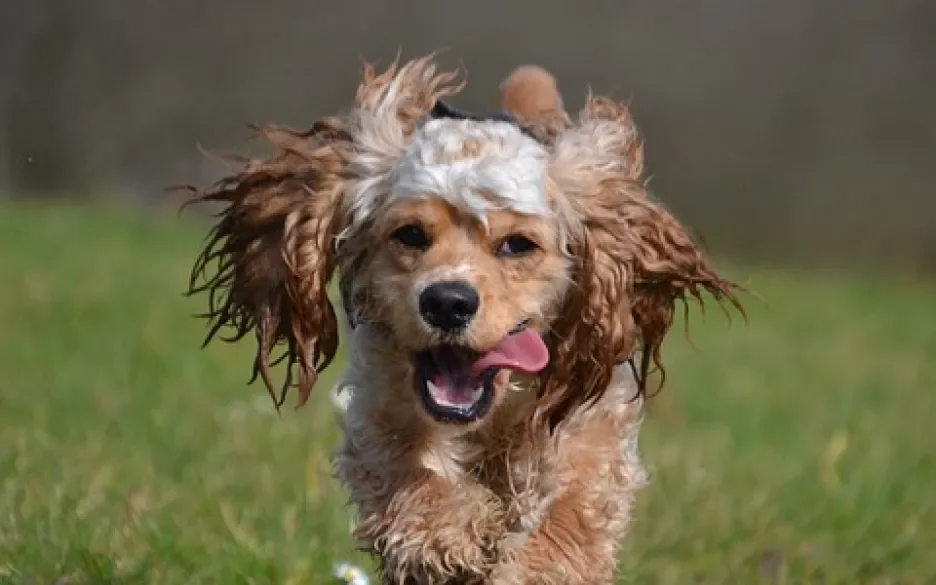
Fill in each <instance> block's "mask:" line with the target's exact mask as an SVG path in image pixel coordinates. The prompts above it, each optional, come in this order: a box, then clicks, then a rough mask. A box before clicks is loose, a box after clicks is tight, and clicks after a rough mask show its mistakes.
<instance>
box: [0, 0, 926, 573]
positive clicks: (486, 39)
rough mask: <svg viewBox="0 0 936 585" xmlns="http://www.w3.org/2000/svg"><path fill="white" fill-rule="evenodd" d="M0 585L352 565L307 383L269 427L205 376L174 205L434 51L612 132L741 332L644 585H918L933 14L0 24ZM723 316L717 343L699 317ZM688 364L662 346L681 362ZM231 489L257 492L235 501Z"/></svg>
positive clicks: (236, 362)
mask: <svg viewBox="0 0 936 585" xmlns="http://www.w3.org/2000/svg"><path fill="white" fill-rule="evenodd" d="M0 23H3V25H4V26H3V34H0V278H2V280H3V281H4V282H5V283H10V284H9V285H8V287H7V288H5V290H4V292H3V293H0V583H7V582H10V583H70V584H74V583H118V582H119V583H136V582H139V583H149V582H160V583H182V582H185V583H199V582H205V583H214V582H223V583H309V582H311V583H318V582H324V581H322V579H327V576H328V574H329V571H330V569H329V567H330V563H332V562H333V561H335V560H336V559H338V560H340V559H348V560H351V561H352V562H359V563H363V564H365V565H367V563H368V561H367V559H366V557H363V556H362V555H360V554H358V553H356V552H355V551H354V546H353V543H351V541H350V539H349V537H348V521H349V520H350V518H351V511H349V510H346V509H345V508H343V507H342V504H343V502H344V496H343V494H342V491H341V490H340V487H339V486H337V485H335V483H334V482H333V480H332V479H331V478H330V476H329V472H328V453H329V452H330V449H331V448H333V446H334V444H335V442H336V441H337V440H338V434H337V429H336V427H335V423H334V408H333V407H332V405H331V404H330V403H329V400H328V384H329V383H330V382H332V381H334V376H335V375H337V373H338V372H337V369H334V370H332V372H331V373H330V374H329V376H328V377H326V380H325V382H324V383H323V387H322V388H319V389H318V390H319V391H318V393H317V395H316V398H314V399H313V402H312V404H311V405H310V406H309V407H307V408H306V409H303V410H300V411H296V412H293V411H292V410H290V409H287V410H286V411H284V413H283V414H281V415H280V416H279V417H275V416H272V417H271V416H269V415H270V414H271V413H272V407H271V406H270V404H269V401H268V399H267V398H266V396H265V393H264V392H263V391H262V389H261V388H259V387H257V386H253V387H248V386H246V384H245V380H246V377H247V374H248V371H249V362H250V357H251V347H250V343H249V342H245V343H243V344H241V345H239V346H234V347H229V346H221V345H213V346H210V347H209V348H207V349H206V350H203V351H202V350H199V349H198V347H199V343H200V341H201V337H202V335H203V334H204V324H203V323H201V322H199V321H197V320H195V319H192V318H191V315H192V314H193V313H197V312H200V311H202V310H204V299H200V298H198V299H184V298H182V297H181V292H182V291H184V290H185V288H186V284H187V277H188V269H189V268H190V266H191V262H192V260H194V257H195V254H196V253H197V251H198V250H199V247H200V245H201V242H202V238H203V237H204V235H205V233H206V229H207V227H208V224H207V223H206V218H204V217H201V216H199V215H198V214H197V213H193V214H189V215H187V216H186V217H184V218H183V219H179V218H177V217H176V215H175V211H176V208H177V205H176V204H177V203H178V201H176V200H172V199H170V198H167V196H166V194H165V193H164V189H165V188H166V187H167V186H168V185H173V184H178V183H195V184H199V185H205V184H207V183H209V182H211V181H213V180H215V179H218V178H220V177H221V176H223V175H224V174H226V173H227V172H229V171H230V169H229V168H228V167H226V166H225V165H222V164H220V163H218V162H216V161H213V160H211V159H209V158H207V157H206V156H204V155H203V154H202V153H201V152H200V151H199V146H201V147H204V148H205V149H208V150H210V151H216V152H238V153H260V152H263V150H262V147H263V145H262V144H259V143H258V142H257V141H253V142H251V141H249V138H250V136H251V133H250V131H249V129H248V128H247V124H252V123H264V122H276V123H280V124H286V125H290V126H294V127H306V126H308V125H309V124H310V123H311V122H312V121H314V120H315V119H316V118H318V117H320V116H323V115H329V114H333V113H336V112H339V111H341V110H343V109H345V108H347V107H348V105H349V103H350V100H351V98H352V97H353V93H354V90H355V88H356V86H357V83H358V81H359V79H360V72H361V67H362V63H363V61H364V60H367V61H370V62H373V63H375V64H376V65H377V66H378V67H383V66H386V65H387V64H389V63H390V62H391V61H392V60H393V59H394V57H395V56H396V54H397V53H398V51H399V52H401V53H402V56H403V58H404V59H409V58H413V57H416V56H420V55H423V54H425V53H427V52H430V51H433V50H436V49H442V50H443V52H442V53H440V55H439V61H440V62H441V63H442V64H443V65H445V66H447V67H462V68H463V69H464V70H465V72H466V74H467V80H468V85H467V87H466V90H465V91H464V92H463V93H462V94H460V95H459V96H457V98H456V99H455V102H456V104H457V105H458V106H461V107H464V108H469V109H474V110H490V109H493V108H494V107H495V100H496V94H497V87H498V84H499V83H500V81H501V80H502V79H503V78H504V76H505V75H506V74H507V73H508V72H509V71H510V70H511V69H513V68H514V67H515V66H517V65H519V64H523V63H537V64H540V65H543V66H545V67H547V68H548V69H550V70H552V71H553V72H554V73H555V74H556V76H557V77H558V79H559V83H560V89H561V90H562V91H563V94H564V97H565V100H566V103H567V105H568V106H569V107H570V108H571V109H577V108H578V107H579V106H580V105H581V104H582V102H583V99H584V97H585V94H586V92H587V90H588V88H589V87H591V88H592V89H593V90H594V91H595V92H597V93H600V94H605V95H611V96H613V97H616V98H619V99H623V100H630V101H631V104H632V108H633V110H634V113H635V117H636V120H637V123H638V126H639V127H640V129H641V130H642V132H643V134H644V136H645V139H646V148H647V157H648V166H649V170H650V172H651V174H652V177H653V178H652V181H651V187H652V189H653V191H654V192H655V194H656V195H657V196H658V197H659V198H660V199H662V200H663V201H664V202H665V203H666V204H667V205H668V206H669V207H670V208H672V209H673V210H674V212H675V213H676V215H677V216H678V217H679V218H680V219H682V220H683V221H684V222H685V223H687V224H688V225H690V226H692V228H693V229H694V231H696V232H697V233H698V234H699V235H700V237H701V238H702V239H703V240H704V241H705V242H706V244H707V246H708V248H709V249H710V250H711V252H712V253H713V254H714V255H715V256H716V258H717V259H718V261H719V263H720V264H721V265H722V266H724V267H725V270H726V271H728V272H729V274H730V275H731V276H734V277H736V278H737V279H739V280H743V281H746V282H749V283H750V284H751V285H752V289H753V291H754V292H755V293H756V295H752V296H750V297H748V298H747V300H746V304H747V306H748V310H749V314H750V317H751V318H750V322H749V325H747V326H744V325H743V324H741V323H740V321H738V320H736V323H737V325H736V326H733V327H731V328H730V329H728V328H725V327H724V325H723V323H722V322H720V321H719V320H718V319H717V318H715V319H707V320H706V321H699V323H700V325H699V326H697V327H696V328H695V329H694V330H693V331H694V333H693V340H694V342H695V346H696V347H698V348H700V349H699V350H696V349H693V348H692V346H690V345H689V344H688V343H686V342H685V341H684V340H683V339H682V335H681V333H680V332H678V331H677V332H676V333H675V334H674V335H672V336H671V337H672V338H673V341H672V342H671V343H670V344H669V346H668V348H667V351H668V352H669V361H670V364H671V366H670V368H669V380H670V381H669V386H668V387H667V389H666V390H664V392H663V394H661V396H660V397H659V398H658V399H656V402H653V403H652V404H651V411H650V416H649V418H648V422H647V430H646V439H645V440H642V443H641V445H642V449H643V450H644V451H645V456H646V458H647V461H648V465H649V466H650V467H651V470H652V471H653V473H654V476H653V477H654V483H652V484H651V487H650V488H648V490H647V492H646V494H645V496H643V498H644V499H642V500H641V502H640V504H639V509H638V511H637V512H636V516H637V522H635V529H634V530H635V532H634V533H633V534H632V535H631V536H630V537H629V539H628V541H627V544H626V546H625V550H624V553H623V556H622V559H623V565H622V567H623V568H624V569H625V574H626V575H629V577H624V578H623V579H624V580H623V581H622V582H631V580H630V579H631V578H633V579H636V580H637V581H639V582H642V583H673V584H675V583H687V582H691V583H712V584H716V583H729V582H731V583H742V582H743V583H752V582H761V581H763V582H769V583H805V582H809V583H833V582H834V583H875V584H884V583H919V584H923V583H933V582H936V554H934V551H933V547H932V544H933V542H936V504H934V500H936V499H934V496H933V493H932V486H933V485H934V484H936V457H934V449H933V447H932V446H933V445H936V434H934V427H933V425H932V416H933V415H936V408H934V407H936V396H934V390H936V368H934V366H933V365H932V361H933V360H932V358H933V356H934V355H936V302H933V298H934V297H936V284H934V281H933V276H932V275H933V271H934V270H936V196H934V195H936V194H934V185H936V107H934V106H936V2H932V1H929V2H927V1H925V0H889V1H887V0H824V1H819V0H748V1H742V0H665V1H651V0H616V1H607V0H594V1H581V2H571V1H569V2H560V1H551V0H540V1H537V2H533V1H514V2H507V1H504V2H491V1H488V0H484V1H475V2H464V3H455V2H440V1H435V2H427V1H423V0H414V1H409V2H400V3H391V2H378V1H374V0H370V1H364V0H348V1H344V2H320V1H315V0H270V1H269V2H267V3H261V2H243V1H238V0H226V1H224V2H221V1H217V0H201V1H196V2H192V1H183V0H67V1H66V0H29V1H27V2H13V1H12V0H4V1H2V2H0ZM713 313H715V312H713ZM677 329H678V328H677ZM245 470H246V471H245Z"/></svg>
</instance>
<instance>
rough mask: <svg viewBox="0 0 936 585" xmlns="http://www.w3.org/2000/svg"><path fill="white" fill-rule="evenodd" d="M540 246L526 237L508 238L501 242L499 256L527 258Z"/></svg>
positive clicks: (498, 250) (498, 248)
mask: <svg viewBox="0 0 936 585" xmlns="http://www.w3.org/2000/svg"><path fill="white" fill-rule="evenodd" d="M537 247H538V246H537V245H536V243H535V242H534V241H533V240H531V239H530V238H527V237H524V236H517V235H514V236H507V237H506V238H504V239H503V240H501V243H500V245H499V246H498V247H497V255H498V256H502V257H516V256H526V255H527V254H529V253H530V252H532V251H533V250H536V248H537Z"/></svg>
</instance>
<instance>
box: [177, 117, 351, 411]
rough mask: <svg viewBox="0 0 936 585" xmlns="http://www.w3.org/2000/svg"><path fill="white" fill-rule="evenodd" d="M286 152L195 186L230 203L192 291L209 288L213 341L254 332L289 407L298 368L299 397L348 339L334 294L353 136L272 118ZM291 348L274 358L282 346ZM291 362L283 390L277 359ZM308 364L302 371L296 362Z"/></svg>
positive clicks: (329, 125) (264, 131)
mask: <svg viewBox="0 0 936 585" xmlns="http://www.w3.org/2000/svg"><path fill="white" fill-rule="evenodd" d="M259 134H260V135H261V136H262V137H263V138H264V139H266V140H267V141H268V142H269V143H271V144H272V145H273V146H274V147H275V149H276V153H275V154H274V155H273V156H272V157H270V158H269V159H267V160H241V162H243V163H244V166H243V168H242V170H241V171H240V172H238V173H237V174H235V175H233V176H230V177H227V178H225V179H223V180H221V181H219V182H218V183H216V184H215V185H214V186H213V187H211V188H210V189H208V190H205V191H200V190H197V189H194V188H191V187H190V188H188V190H189V191H190V192H191V194H192V200H191V201H190V203H191V202H197V201H200V202H217V203H221V204H223V206H224V207H223V209H222V210H221V211H220V213H219V214H218V217H219V220H218V222H217V223H216V224H215V226H214V227H213V229H212V230H211V232H210V234H209V238H208V243H207V244H206V246H205V248H204V249H203V250H202V252H201V253H200V255H199V256H198V258H197V260H196V261H195V265H194V267H193V269H192V274H191V280H190V283H189V294H195V293H200V292H207V293H208V311H207V312H206V313H205V314H204V315H203V316H204V317H206V318H207V319H208V320H209V323H210V326H211V328H210V331H209V333H208V336H207V338H206V339H205V344H206V345H207V344H208V343H209V342H210V341H211V339H213V338H214V337H215V336H216V335H217V334H218V332H219V331H220V330H222V329H225V328H228V329H231V330H232V331H231V333H230V335H228V336H226V337H222V339H223V340H224V341H227V342H234V341H238V340H240V339H242V338H243V337H244V336H245V335H247V334H248V333H250V332H253V333H254V334H255V335H256V337H257V354H256V358H255V360H254V367H253V376H252V377H251V380H250V381H251V382H252V381H254V380H255V379H256V377H257V375H259V376H260V377H261V378H262V379H263V382H264V383H265V385H266V387H267V390H268V391H269V392H270V395H271V396H272V397H273V400H274V402H275V404H276V406H277V408H279V407H280V406H281V405H282V403H283V401H284V399H285V395H286V392H287V390H288V389H289V387H290V386H292V385H293V378H294V376H295V374H296V373H298V380H297V382H296V384H295V385H296V386H297V387H298V392H299V398H298V406H301V405H302V404H304V403H305V401H306V400H307V399H308V396H309V392H310V391H311V389H312V387H313V386H314V384H315V381H316V379H317V377H318V373H319V372H321V371H322V370H324V369H325V368H326V367H327V366H328V365H329V364H330V363H331V361H332V359H333V358H334V356H335V352H336V351H337V347H338V323H337V319H336V316H335V310H334V308H333V307H332V305H331V302H330V301H329V298H328V294H327V292H328V291H327V287H328V283H329V281H330V280H331V277H332V273H333V272H334V269H335V261H334V253H335V236H336V235H337V233H338V232H339V230H340V229H341V228H342V216H343V204H342V201H341V198H342V193H343V185H344V182H345V168H346V166H347V160H348V150H349V137H348V135H347V134H346V133H345V131H344V130H343V129H342V127H341V124H340V123H339V122H338V121H337V120H334V119H325V120H321V121H319V122H317V123H316V124H315V126H314V127H313V128H312V129H311V130H310V131H309V132H305V133H299V132H293V131H290V130H285V129H282V128H277V127H272V126H271V127H263V128H260V129H259ZM280 344H283V345H285V351H284V353H283V355H282V356H279V357H277V358H276V359H275V360H273V361H272V362H271V354H272V353H273V351H274V347H275V346H277V345H280ZM283 359H285V360H286V361H287V371H286V378H285V381H284V382H283V384H282V387H281V389H280V392H279V396H277V395H276V394H275V393H274V389H273V381H272V377H271V373H270V366H271V363H272V364H273V365H276V364H278V363H279V362H280V361H282V360H283ZM297 369H298V372H296V370H297Z"/></svg>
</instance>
